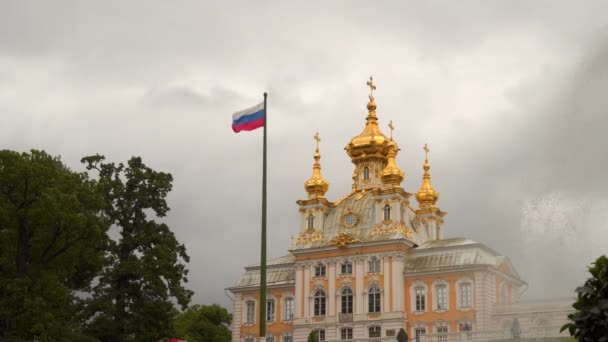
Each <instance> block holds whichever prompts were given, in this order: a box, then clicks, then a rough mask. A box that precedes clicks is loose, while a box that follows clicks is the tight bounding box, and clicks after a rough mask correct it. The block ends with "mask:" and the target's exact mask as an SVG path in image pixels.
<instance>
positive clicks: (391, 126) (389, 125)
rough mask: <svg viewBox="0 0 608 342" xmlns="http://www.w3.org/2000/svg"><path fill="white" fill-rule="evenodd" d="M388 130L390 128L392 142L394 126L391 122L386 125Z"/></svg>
mask: <svg viewBox="0 0 608 342" xmlns="http://www.w3.org/2000/svg"><path fill="white" fill-rule="evenodd" d="M388 128H390V130H391V140H393V130H395V126H394V125H393V120H391V122H389V123H388ZM425 146H426V145H425Z"/></svg>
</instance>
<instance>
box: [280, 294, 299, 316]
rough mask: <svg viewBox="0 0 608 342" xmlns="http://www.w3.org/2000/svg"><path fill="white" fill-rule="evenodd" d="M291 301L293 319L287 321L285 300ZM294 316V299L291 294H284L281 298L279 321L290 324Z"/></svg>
mask: <svg viewBox="0 0 608 342" xmlns="http://www.w3.org/2000/svg"><path fill="white" fill-rule="evenodd" d="M288 299H291V300H292V301H293V318H291V319H287V300H288ZM295 316H296V299H295V296H294V295H293V294H292V293H285V294H283V297H282V298H281V321H287V322H291V321H293V320H294V319H295Z"/></svg>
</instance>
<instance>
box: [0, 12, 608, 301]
mask: <svg viewBox="0 0 608 342" xmlns="http://www.w3.org/2000/svg"><path fill="white" fill-rule="evenodd" d="M607 6H608V5H607V4H606V3H605V2H585V3H571V4H562V3H560V4H559V6H558V5H557V4H556V3H555V2H552V1H547V2H542V1H539V2H534V3H530V2H528V1H526V2H523V1H521V2H518V1H500V2H499V1H494V2H483V3H479V2H472V1H471V2H468V1H460V2H458V3H453V2H437V1H426V2H402V1H396V2H383V3H381V4H378V3H372V2H369V1H360V2H352V1H351V2H334V3H330V4H328V3H327V2H317V3H314V2H313V3H311V2H306V3H286V2H264V1H261V2H260V1H256V2H232V1H229V2H222V3H221V4H220V3H211V2H205V3H204V2H194V1H193V2H180V3H179V4H175V3H169V2H153V3H152V2H149V1H145V2H144V1H129V2H118V1H116V2H102V3H100V2H98V1H95V2H94V1H71V2H68V1H54V2H33V1H31V2H30V1H9V2H3V3H2V4H1V5H0V115H1V116H2V124H1V125H0V145H1V147H2V148H10V149H15V150H27V149H30V148H39V149H46V150H47V151H49V152H50V153H53V154H61V155H62V156H63V159H64V160H65V161H66V162H67V163H68V164H69V165H70V166H72V167H73V168H75V169H82V168H81V165H79V162H78V161H79V159H80V158H81V157H82V156H84V155H88V154H93V153H102V154H105V155H106V157H108V159H110V160H116V161H118V160H120V161H124V160H126V159H127V158H129V157H130V156H131V155H140V156H142V157H143V158H144V161H145V162H146V163H147V164H149V165H150V166H152V167H154V168H156V169H159V170H164V171H167V172H171V173H172V174H173V176H174V178H175V183H174V191H173V192H172V193H171V194H170V198H169V200H170V206H171V208H172V211H171V212H170V214H169V216H168V217H167V221H168V222H169V224H170V225H171V227H172V228H173V229H174V231H175V232H176V234H177V236H178V238H179V239H180V240H181V241H183V242H184V243H186V245H187V248H188V251H189V254H190V255H191V257H192V258H191V263H190V266H189V267H190V270H191V271H190V281H191V283H190V286H191V287H192V288H193V289H194V290H195V291H196V296H195V298H194V300H195V302H198V303H209V302H216V301H219V302H221V303H222V304H223V305H226V306H229V300H228V299H227V298H226V297H225V296H224V295H223V288H224V287H226V286H228V285H230V284H231V283H232V282H233V281H235V280H236V279H237V278H238V276H239V274H240V273H241V270H242V267H243V266H244V265H246V264H250V263H253V262H257V260H258V258H259V250H258V242H259V221H260V213H259V211H260V210H259V203H260V180H261V161H260V155H261V146H260V145H261V144H260V139H261V132H252V133H242V134H239V135H235V134H234V133H232V131H231V129H230V114H231V113H232V112H234V111H237V110H240V109H243V108H246V107H248V106H251V105H253V104H255V103H257V102H258V101H261V99H262V97H261V93H262V92H263V91H268V92H269V94H270V97H269V105H270V109H269V115H270V117H269V122H270V126H269V128H270V136H269V153H270V155H269V191H270V192H269V215H270V219H269V222H270V225H269V237H270V240H269V254H270V255H272V256H279V255H282V254H284V253H285V252H286V249H287V248H288V246H289V243H290V236H291V235H292V234H296V233H297V230H298V227H297V222H298V212H297V206H296V205H295V201H296V200H297V199H299V198H303V197H304V195H305V193H304V190H303V185H302V184H303V182H304V181H305V180H306V179H307V178H308V177H310V173H311V166H312V152H313V148H314V142H313V140H312V136H313V135H314V133H315V132H316V131H319V133H320V134H321V137H322V142H321V153H322V160H321V161H322V166H323V175H324V176H325V178H327V179H328V180H329V182H330V183H331V186H330V191H329V193H328V196H329V198H330V199H331V200H337V199H338V198H340V197H342V196H343V195H344V194H345V193H347V192H348V191H350V175H351V172H352V168H351V164H350V160H349V158H348V157H347V156H346V154H345V152H344V150H343V148H344V146H345V145H346V143H347V141H348V139H350V137H352V136H353V135H355V134H357V133H359V132H360V131H361V129H362V127H363V123H364V116H365V104H366V95H367V90H366V87H365V80H366V78H367V77H368V76H369V74H370V73H372V74H373V75H374V77H375V79H376V80H377V84H378V90H377V96H376V99H377V102H378V115H379V117H380V123H381V125H382V128H383V130H384V131H385V132H388V129H386V125H387V124H388V122H389V120H393V121H394V122H395V125H396V127H397V129H396V131H395V138H396V140H397V142H398V143H399V145H400V147H401V148H402V151H401V152H400V154H399V157H398V163H399V165H400V166H401V168H402V169H403V170H404V171H405V172H406V174H407V175H406V180H405V182H404V184H403V185H404V187H405V188H406V190H407V191H409V192H415V191H416V190H417V189H418V187H419V186H420V179H421V175H422V170H421V167H422V158H423V153H422V150H421V148H422V145H423V144H424V143H427V142H428V143H429V145H430V146H431V154H430V158H431V173H432V176H433V184H434V185H435V186H436V188H437V189H438V190H439V191H440V192H441V199H440V202H439V205H440V207H441V208H442V209H444V210H446V211H448V212H449V215H448V216H447V217H446V234H447V235H449V236H467V237H470V238H472V239H474V240H478V241H481V242H484V243H486V244H487V245H489V246H490V247H492V248H494V249H496V250H498V251H499V252H501V253H504V254H505V255H508V256H511V258H512V259H513V261H514V263H515V266H516V267H517V268H518V270H519V271H520V272H521V274H522V275H523V277H524V278H525V279H526V280H528V281H529V282H530V289H529V290H528V295H529V296H530V297H537V296H541V295H551V296H565V295H569V294H570V292H569V291H570V290H571V289H573V288H574V287H575V286H576V285H577V284H578V283H580V282H581V281H582V279H583V278H584V274H583V273H582V272H583V271H584V266H583V265H584V264H585V263H588V262H589V261H591V260H592V259H593V258H594V257H596V256H597V254H598V253H602V248H601V246H602V243H604V245H605V244H608V237H607V234H606V232H607V231H608V226H607V223H606V222H607V219H606V215H605V214H604V213H605V212H606V210H605V209H606V208H607V207H608V203H607V202H608V197H607V196H606V188H607V187H608V181H607V180H606V179H605V177H603V172H604V170H605V169H606V167H607V166H608V165H607V163H608V161H607V159H606V158H607V157H606V156H607V154H606V153H603V145H605V138H604V135H605V134H604V132H605V130H606V128H608V122H607V121H608V116H607V115H606V114H605V113H606V108H608V106H607V105H608V103H606V101H607V100H606V96H605V94H606V93H607V92H606V90H608V81H607V80H606V78H607V75H608V66H607V62H606V61H607V60H608V57H607V54H608V52H607V51H608V50H607V48H606V46H607V45H606V44H607V41H608V39H607V36H606V34H607V33H606V32H607V31H606V27H607V26H606V25H607V19H606V16H605V13H607V11H608V8H607ZM556 246H557V247H556ZM586 247H588V248H586ZM531 260H535V261H536V262H531ZM556 270H559V271H556ZM557 275H564V276H559V277H557ZM556 277H557V278H556ZM553 278H556V279H557V280H558V281H556V279H553ZM547 284H558V285H557V286H552V287H551V289H550V290H546V289H545V287H546V286H547Z"/></svg>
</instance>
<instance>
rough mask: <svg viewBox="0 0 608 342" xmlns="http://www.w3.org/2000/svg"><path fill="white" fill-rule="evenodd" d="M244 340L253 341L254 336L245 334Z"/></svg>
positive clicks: (246, 341)
mask: <svg viewBox="0 0 608 342" xmlns="http://www.w3.org/2000/svg"><path fill="white" fill-rule="evenodd" d="M245 342H255V337H253V336H245Z"/></svg>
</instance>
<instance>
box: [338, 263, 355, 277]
mask: <svg viewBox="0 0 608 342" xmlns="http://www.w3.org/2000/svg"><path fill="white" fill-rule="evenodd" d="M340 273H341V274H352V273H353V264H352V263H351V262H350V261H345V262H344V263H343V264H342V265H341V266H340Z"/></svg>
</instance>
